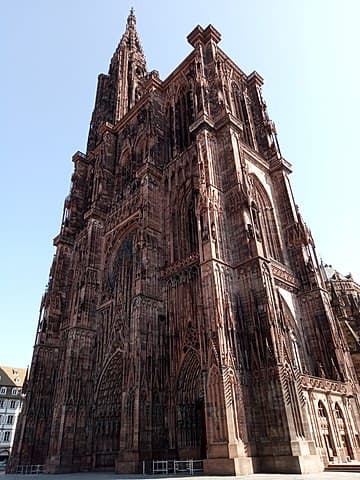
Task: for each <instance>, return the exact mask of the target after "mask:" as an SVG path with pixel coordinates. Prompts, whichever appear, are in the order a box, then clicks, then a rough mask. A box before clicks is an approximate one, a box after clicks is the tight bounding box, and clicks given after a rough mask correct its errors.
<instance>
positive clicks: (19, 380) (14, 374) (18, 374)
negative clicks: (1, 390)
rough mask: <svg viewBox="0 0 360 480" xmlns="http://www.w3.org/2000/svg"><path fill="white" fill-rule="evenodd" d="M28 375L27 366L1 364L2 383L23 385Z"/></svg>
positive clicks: (12, 385) (0, 376) (8, 385)
mask: <svg viewBox="0 0 360 480" xmlns="http://www.w3.org/2000/svg"><path fill="white" fill-rule="evenodd" d="M25 377H26V368H17V367H5V366H3V365H0V385H3V386H6V387H22V386H23V384H24V380H25Z"/></svg>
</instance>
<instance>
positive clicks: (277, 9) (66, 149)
mask: <svg viewBox="0 0 360 480" xmlns="http://www.w3.org/2000/svg"><path fill="white" fill-rule="evenodd" d="M132 5H133V6H134V7H135V12H136V16H137V26H138V32H139V34H140V37H141V40H142V44H143V48H144V50H145V54H146V57H147V61H148V68H149V70H152V69H156V70H159V71H160V76H161V78H165V77H166V76H167V75H168V74H169V73H170V72H171V71H172V70H173V69H174V68H175V67H176V65H177V64H178V63H180V61H181V60H182V59H183V58H184V57H185V56H186V55H187V53H189V52H190V50H191V47H190V45H189V44H188V43H187V41H186V36H187V34H188V33H190V31H191V30H192V29H193V28H194V27H195V26H196V25H197V24H200V25H202V26H204V27H205V26H206V25H207V24H209V23H212V24H213V25H214V26H215V27H216V28H217V29H218V30H219V31H220V32H221V33H222V41H221V44H220V46H221V48H222V49H223V50H224V51H225V52H226V53H227V54H228V55H229V56H230V57H231V58H232V59H233V60H234V61H235V62H236V63H237V64H238V65H239V66H240V67H241V68H242V69H243V70H244V71H245V72H246V73H251V72H252V71H253V70H256V71H258V72H259V73H260V74H261V75H262V76H263V77H264V79H265V86H264V97H265V99H266V102H267V104H268V109H269V113H270V116H271V118H272V119H273V120H274V121H275V123H276V126H277V130H278V137H279V142H280V146H281V150H282V154H283V156H284V157H285V158H286V159H287V160H288V161H290V162H291V163H292V165H293V168H294V173H293V174H292V176H291V179H292V185H293V189H294V194H295V199H296V202H297V203H298V205H299V207H300V210H301V212H302V214H303V217H304V219H305V221H306V222H307V224H308V225H309V227H310V229H311V231H312V233H313V236H314V239H315V242H316V245H317V252H318V255H319V256H320V257H321V258H322V259H323V261H324V262H325V263H330V264H332V265H333V266H334V267H335V268H337V269H338V270H339V271H341V272H342V273H345V274H346V273H348V272H349V271H351V272H352V273H353V275H354V276H355V277H356V278H357V279H358V280H359V281H360V255H359V245H358V239H359V234H360V227H359V215H358V206H359V190H360V185H359V176H360V175H359V174H360V167H359V163H360V162H359V160H360V159H359V148H358V146H359V143H358V140H359V138H360V135H359V132H358V128H359V123H360V120H359V118H360V117H359V113H360V93H359V76H360V67H359V45H360V41H359V40H360V38H359V37H360V33H359V32H360V29H359V25H358V23H359V18H360V2H359V1H358V0H271V1H270V0H251V1H249V0H246V1H245V0H221V1H218V0H192V1H189V0H182V1H179V2H177V1H170V0H132V1H128V0H101V1H100V0H62V1H57V2H55V1H49V0H31V1H29V0H17V1H16V2H14V1H10V2H3V3H2V8H1V10H2V15H1V19H0V45H1V47H0V49H1V75H0V96H1V98H0V105H1V116H0V122H1V125H0V134H1V141H0V163H1V170H0V178H1V189H0V197H1V198H0V205H1V210H2V212H1V224H0V225H1V227H0V228H1V235H0V252H1V253H0V255H1V259H0V268H1V270H0V272H1V274H0V319H1V321H0V364H3V365H4V364H5V365H13V366H18V367H22V366H26V365H27V364H29V363H30V360H31V354H32V346H33V340H34V335H35V328H36V324H37V317H38V310H39V304H40V300H41V295H42V293H43V291H44V288H45V285H46V283H47V277H48V272H49V268H50V263H51V259H52V256H53V254H54V253H55V250H54V247H53V246H52V239H53V237H55V236H56V234H57V233H58V231H59V225H60V220H61V214H62V208H63V201H64V198H65V196H66V195H67V193H68V189H69V184H70V176H71V173H72V162H71V156H72V154H73V153H74V152H75V151H77V150H82V151H84V150H85V145H86V138H87V132H88V126H89V121H90V116H91V112H92V108H93V103H94V97H95V89H96V81H97V75H98V74H99V73H101V72H105V73H106V72H107V69H108V64H109V61H110V58H111V55H112V53H113V51H114V50H115V47H116V45H117V43H118V41H119V39H120V37H121V35H122V33H123V31H124V27H125V23H126V18H127V15H128V12H129V9H130V7H131V6H132Z"/></svg>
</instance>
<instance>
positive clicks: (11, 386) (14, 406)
mask: <svg viewBox="0 0 360 480" xmlns="http://www.w3.org/2000/svg"><path fill="white" fill-rule="evenodd" d="M25 377H26V369H25V368H14V367H4V366H0V468H1V467H3V466H5V465H6V463H7V461H8V458H9V456H10V452H11V447H12V444H13V440H14V433H15V428H16V422H17V418H18V415H19V412H20V410H21V405H22V396H21V392H22V387H23V384H24V380H25Z"/></svg>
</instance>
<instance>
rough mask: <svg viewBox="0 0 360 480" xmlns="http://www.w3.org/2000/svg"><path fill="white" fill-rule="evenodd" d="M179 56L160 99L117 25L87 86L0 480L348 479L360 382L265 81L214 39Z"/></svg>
mask: <svg viewBox="0 0 360 480" xmlns="http://www.w3.org/2000/svg"><path fill="white" fill-rule="evenodd" d="M188 41H189V43H190V44H191V46H192V50H191V52H190V54H189V55H188V56H187V57H186V58H185V59H184V60H183V62H182V63H181V64H180V65H179V66H178V67H177V68H176V69H175V70H174V71H173V72H172V73H171V74H170V75H169V76H168V77H167V78H166V79H165V80H160V78H159V74H158V73H157V72H156V71H150V72H148V70H147V67H146V60H145V56H144V53H143V49H142V46H141V43H140V40H139V37H138V34H137V30H136V18H135V15H134V12H133V11H131V12H130V15H129V17H128V19H127V25H126V30H125V33H124V34H123V36H122V38H121V40H120V43H119V45H118V47H117V49H116V51H115V53H114V55H113V57H112V59H111V63H110V67H109V72H108V73H107V74H101V75H99V77H98V87H97V94H96V101H95V108H94V112H93V115H92V119H91V125H90V131H89V138H88V145H87V151H86V153H81V152H76V153H75V155H74V156H73V163H74V173H73V175H72V184H71V190H70V194H69V196H68V197H67V198H66V200H65V205H64V214H63V219H62V224H61V229H60V233H59V235H58V236H57V237H56V238H55V239H54V244H55V246H56V255H55V257H54V260H53V263H52V266H51V270H50V278H49V283H48V286H47V289H46V292H45V294H44V296H43V299H42V302H41V311H40V319H39V324H38V329H37V335H36V342H35V347H34V354H33V359H32V365H31V370H30V375H29V379H28V382H27V387H26V398H25V403H24V407H23V410H22V413H21V416H20V418H19V422H18V428H17V432H16V437H15V443H14V447H13V453H12V457H11V460H10V463H9V466H8V471H10V472H15V471H16V470H17V468H18V467H19V466H22V465H43V466H44V470H45V471H46V472H50V473H57V472H72V471H91V470H115V471H116V472H126V473H134V472H141V471H142V462H143V461H149V460H161V459H165V460H171V459H202V460H203V466H204V471H205V472H206V473H209V474H236V475H240V474H249V473H255V472H293V473H309V472H317V471H321V470H323V469H324V467H325V466H327V465H328V464H329V462H334V463H340V462H346V461H348V460H351V459H357V460H359V459H360V448H359V447H360V443H359V442H360V439H359V435H360V417H359V384H358V377H357V374H356V371H355V369H354V365H353V361H352V358H351V352H350V350H349V346H348V343H347V341H346V338H345V335H344V332H343V330H342V326H341V322H340V321H339V318H338V316H337V310H336V309H335V308H333V305H332V303H331V298H330V294H329V291H328V289H327V288H326V283H325V280H326V279H325V278H324V275H323V273H322V269H321V268H320V265H319V262H318V258H317V255H316V252H315V246H314V241H313V238H312V236H311V233H310V231H309V229H308V228H307V226H306V224H305V223H304V221H303V219H302V218H301V215H300V213H299V210H298V208H297V206H296V204H295V203H294V198H293V194H292V191H291V186H290V183H289V174H290V172H291V166H290V164H289V163H288V162H287V161H286V160H285V159H284V158H283V156H282V154H281V151H280V148H279V145H278V141H277V137H276V131H275V127H274V124H273V122H272V121H271V120H270V119H269V116H268V113H267V109H266V105H265V102H264V100H263V97H262V92H261V87H262V83H263V80H262V78H261V77H260V75H259V74H258V73H256V72H253V73H251V74H250V75H247V74H245V73H244V72H243V71H242V70H241V69H240V68H239V67H238V66H237V65H236V64H235V63H234V62H233V61H232V60H231V59H230V58H229V57H228V56H227V55H226V54H225V53H224V52H223V51H222V50H221V49H220V47H219V41H220V34H219V32H218V31H217V30H216V29H215V28H214V27H213V26H211V25H209V26H208V27H207V28H202V27H200V26H197V27H196V28H195V29H194V30H193V31H192V32H191V33H190V34H189V36H188ZM359 291H360V290H359ZM359 299H360V294H359V295H358V296H357V297H356V298H355V297H354V302H356V304H357V307H359V305H360V303H359Z"/></svg>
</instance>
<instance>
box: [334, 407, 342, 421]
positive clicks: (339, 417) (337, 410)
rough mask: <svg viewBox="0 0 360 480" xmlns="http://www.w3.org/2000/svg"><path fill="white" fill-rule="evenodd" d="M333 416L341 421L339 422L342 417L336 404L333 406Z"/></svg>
mask: <svg viewBox="0 0 360 480" xmlns="http://www.w3.org/2000/svg"><path fill="white" fill-rule="evenodd" d="M335 416H336V418H338V419H341V420H342V418H343V417H342V411H341V409H340V407H339V404H338V403H336V404H335Z"/></svg>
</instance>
